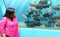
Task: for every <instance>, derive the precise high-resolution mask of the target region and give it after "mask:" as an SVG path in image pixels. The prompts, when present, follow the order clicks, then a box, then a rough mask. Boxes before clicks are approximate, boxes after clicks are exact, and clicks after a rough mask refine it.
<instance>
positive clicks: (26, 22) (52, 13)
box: [0, 0, 60, 29]
mask: <svg viewBox="0 0 60 37" xmlns="http://www.w3.org/2000/svg"><path fill="white" fill-rule="evenodd" d="M0 1H2V2H1V3H0V19H2V16H3V15H4V13H5V10H6V8H9V7H12V8H15V11H16V14H15V15H16V17H17V19H18V23H19V27H20V28H44V29H45V28H47V29H49V28H51V29H59V28H60V3H59V1H60V0H18V1H17V0H0Z"/></svg>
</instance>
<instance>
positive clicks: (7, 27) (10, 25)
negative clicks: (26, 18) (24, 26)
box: [0, 17, 18, 37]
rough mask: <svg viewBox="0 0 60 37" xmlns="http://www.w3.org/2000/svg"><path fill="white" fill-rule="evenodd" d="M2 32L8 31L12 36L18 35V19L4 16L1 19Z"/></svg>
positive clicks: (0, 30)
mask: <svg viewBox="0 0 60 37" xmlns="http://www.w3.org/2000/svg"><path fill="white" fill-rule="evenodd" d="M0 33H1V34H4V33H6V34H7V35H8V36H10V37H18V22H17V19H16V18H14V19H13V21H11V20H10V19H7V18H6V17H3V19H2V20H1V21H0Z"/></svg>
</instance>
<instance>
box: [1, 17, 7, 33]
mask: <svg viewBox="0 0 60 37" xmlns="http://www.w3.org/2000/svg"><path fill="white" fill-rule="evenodd" d="M5 24H6V17H3V18H2V20H1V21H0V33H1V34H4V33H5Z"/></svg>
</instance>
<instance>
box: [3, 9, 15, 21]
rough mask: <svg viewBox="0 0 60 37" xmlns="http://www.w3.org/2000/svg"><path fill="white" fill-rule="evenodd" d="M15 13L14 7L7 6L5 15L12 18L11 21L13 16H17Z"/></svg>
mask: <svg viewBox="0 0 60 37" xmlns="http://www.w3.org/2000/svg"><path fill="white" fill-rule="evenodd" d="M14 13H15V9H14V8H7V9H6V13H5V15H4V17H7V18H10V19H11V21H12V20H13V18H15V15H14Z"/></svg>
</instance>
